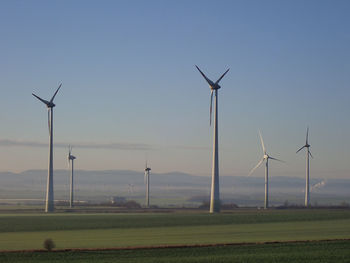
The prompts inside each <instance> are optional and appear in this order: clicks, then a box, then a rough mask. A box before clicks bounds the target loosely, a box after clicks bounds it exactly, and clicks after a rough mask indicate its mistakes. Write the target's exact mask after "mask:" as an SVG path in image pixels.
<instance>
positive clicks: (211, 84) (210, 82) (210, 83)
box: [195, 65, 214, 86]
mask: <svg viewBox="0 0 350 263" xmlns="http://www.w3.org/2000/svg"><path fill="white" fill-rule="evenodd" d="M195 66H196V68H197V69H198V71H199V72H200V73H201V74H202V76H203V78H205V80H206V81H207V82H208V84H209V86H213V85H214V83H213V82H212V81H211V80H210V79H208V78H207V76H206V75H205V74H204V73H203V72H202V71H201V70H200V69H199V67H198V66H197V65H195Z"/></svg>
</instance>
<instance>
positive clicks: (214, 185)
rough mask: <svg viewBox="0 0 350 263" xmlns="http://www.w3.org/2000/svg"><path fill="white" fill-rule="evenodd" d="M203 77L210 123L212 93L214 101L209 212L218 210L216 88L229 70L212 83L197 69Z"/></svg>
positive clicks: (218, 87)
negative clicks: (208, 104) (207, 86)
mask: <svg viewBox="0 0 350 263" xmlns="http://www.w3.org/2000/svg"><path fill="white" fill-rule="evenodd" d="M196 68H197V69H198V71H199V72H200V73H201V75H202V76H203V78H204V79H205V80H206V81H207V82H208V84H209V87H210V117H209V122H210V125H211V115H212V108H213V95H214V96H215V101H214V106H215V108H214V142H213V166H212V177H211V194H210V213H218V212H220V191H219V142H218V89H220V88H221V86H220V85H219V82H220V80H221V79H222V78H223V77H224V76H225V75H226V73H227V72H228V71H229V70H230V69H227V70H226V71H225V73H224V74H222V75H221V77H220V78H219V79H218V80H217V81H216V82H215V83H214V82H213V81H211V80H210V79H208V78H207V76H206V75H204V73H203V72H202V71H201V70H200V69H199V67H198V66H197V65H196Z"/></svg>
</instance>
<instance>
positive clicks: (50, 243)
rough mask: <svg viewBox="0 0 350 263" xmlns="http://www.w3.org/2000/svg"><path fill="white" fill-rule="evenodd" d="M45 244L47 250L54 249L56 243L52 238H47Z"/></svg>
mask: <svg viewBox="0 0 350 263" xmlns="http://www.w3.org/2000/svg"><path fill="white" fill-rule="evenodd" d="M43 246H44V248H45V249H46V250H47V251H51V250H52V249H54V248H55V243H54V242H53V240H52V239H51V238H47V239H45V240H44V244H43Z"/></svg>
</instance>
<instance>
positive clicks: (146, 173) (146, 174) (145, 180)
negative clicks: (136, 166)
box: [144, 171, 147, 184]
mask: <svg viewBox="0 0 350 263" xmlns="http://www.w3.org/2000/svg"><path fill="white" fill-rule="evenodd" d="M146 177H147V172H146V171H145V180H144V183H145V184H146V183H147V182H146Z"/></svg>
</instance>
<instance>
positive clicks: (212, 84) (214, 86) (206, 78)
mask: <svg viewBox="0 0 350 263" xmlns="http://www.w3.org/2000/svg"><path fill="white" fill-rule="evenodd" d="M196 68H197V69H198V71H199V73H201V75H202V76H203V78H204V79H205V80H206V81H207V82H208V84H209V87H210V91H211V92H210V113H209V114H210V116H209V122H210V125H211V113H212V108H213V93H214V90H215V91H217V90H218V89H220V88H221V86H220V85H219V82H220V80H222V78H223V77H224V76H225V75H226V73H227V72H228V71H229V70H230V69H228V70H226V71H225V73H224V74H222V75H221V77H220V78H219V79H218V80H217V81H216V82H215V83H214V82H213V81H212V80H210V79H209V78H208V77H207V76H206V75H205V74H204V73H203V72H202V71H201V70H200V69H199V67H198V66H197V65H196ZM215 96H216V93H215Z"/></svg>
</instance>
